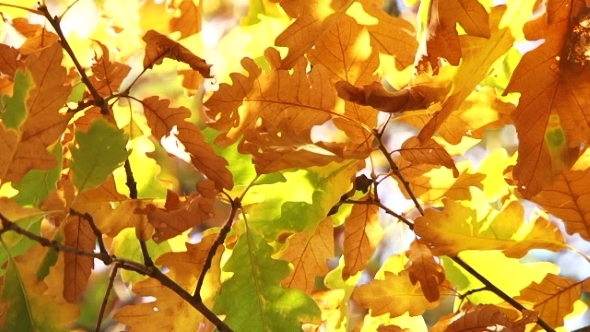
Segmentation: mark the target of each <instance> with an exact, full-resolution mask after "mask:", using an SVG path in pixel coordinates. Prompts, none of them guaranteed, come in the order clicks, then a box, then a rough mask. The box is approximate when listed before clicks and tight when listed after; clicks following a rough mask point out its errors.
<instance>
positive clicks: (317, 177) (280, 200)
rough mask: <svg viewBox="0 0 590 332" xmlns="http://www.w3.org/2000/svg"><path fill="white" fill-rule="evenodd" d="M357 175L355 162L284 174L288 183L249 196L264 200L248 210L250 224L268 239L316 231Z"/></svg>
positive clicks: (255, 189)
mask: <svg viewBox="0 0 590 332" xmlns="http://www.w3.org/2000/svg"><path fill="white" fill-rule="evenodd" d="M356 172H357V166H356V162H355V161H348V162H344V163H340V164H339V163H331V164H329V165H326V166H322V167H311V168H309V169H307V170H297V171H294V172H284V173H283V175H284V177H285V178H286V179H287V181H282V182H275V183H272V184H264V185H256V186H253V187H252V188H251V189H250V191H249V192H248V195H253V196H257V197H264V198H265V199H264V201H263V202H260V203H257V204H254V205H251V206H248V207H247V208H246V210H247V212H248V214H249V215H250V217H249V218H248V224H249V225H250V226H251V227H252V228H254V229H256V230H257V231H259V232H261V233H262V234H263V235H264V237H265V238H267V239H274V238H276V237H277V236H278V235H279V234H281V233H284V232H300V231H302V230H304V229H308V230H309V231H313V230H314V229H315V227H316V226H317V224H318V223H319V222H320V221H321V220H322V219H324V218H325V217H326V216H327V215H328V211H330V209H331V208H332V207H333V206H334V205H335V204H336V203H337V202H338V201H339V200H340V197H341V196H342V195H343V194H344V193H346V192H347V191H348V190H350V188H351V179H352V177H353V176H354V174H356ZM248 195H247V196H248Z"/></svg>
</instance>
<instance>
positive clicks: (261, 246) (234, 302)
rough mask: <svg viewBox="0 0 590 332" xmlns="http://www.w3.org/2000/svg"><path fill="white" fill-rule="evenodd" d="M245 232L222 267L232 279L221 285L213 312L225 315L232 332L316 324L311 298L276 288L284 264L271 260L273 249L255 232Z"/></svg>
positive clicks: (317, 312)
mask: <svg viewBox="0 0 590 332" xmlns="http://www.w3.org/2000/svg"><path fill="white" fill-rule="evenodd" d="M246 232H247V233H245V234H242V235H241V236H240V238H239V239H238V243H237V244H236V246H235V247H234V250H233V252H232V255H231V257H230V258H229V260H228V261H227V263H226V264H225V265H224V267H223V271H225V272H233V276H232V277H231V278H230V279H228V280H226V281H225V282H224V283H223V284H222V285H221V291H220V293H219V295H218V296H217V297H216V298H215V305H214V307H213V311H214V312H215V313H217V314H224V315H226V319H225V320H224V322H225V323H227V324H228V325H229V326H231V327H232V328H234V330H235V331H288V330H290V329H293V327H295V326H297V327H300V326H301V325H302V324H303V323H314V322H317V321H318V320H319V316H320V310H319V308H318V307H317V306H316V304H315V302H314V301H313V300H312V299H311V297H309V296H308V295H307V294H305V293H303V292H302V291H300V290H298V289H288V288H283V287H281V286H280V283H281V280H282V279H284V278H285V277H286V276H287V275H288V274H289V267H288V263H287V262H286V261H283V260H275V259H273V258H271V254H272V251H273V249H272V247H271V246H270V245H268V243H266V241H265V240H264V238H263V237H262V236H261V235H260V234H259V233H256V232H255V231H254V230H252V229H250V230H247V231H246ZM296 329H297V328H296Z"/></svg>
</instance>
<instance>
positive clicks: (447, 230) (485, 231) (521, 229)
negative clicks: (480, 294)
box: [414, 199, 566, 257]
mask: <svg viewBox="0 0 590 332" xmlns="http://www.w3.org/2000/svg"><path fill="white" fill-rule="evenodd" d="M443 203H444V208H443V209H442V211H440V212H439V211H436V210H435V209H429V210H426V213H425V214H424V216H422V217H419V218H417V219H416V221H415V225H414V227H415V231H416V234H417V235H418V236H420V239H419V242H420V243H423V244H426V245H427V246H428V247H429V248H430V249H431V250H432V253H433V255H435V256H441V255H447V256H456V255H457V254H458V253H459V252H461V251H465V250H503V252H504V254H506V255H507V256H509V257H522V256H524V255H525V254H526V253H527V252H528V251H529V250H530V249H534V248H542V249H547V250H552V251H558V250H562V249H564V248H566V245H565V240H564V238H563V235H562V234H561V232H560V231H559V228H558V227H557V226H556V225H554V224H551V223H549V222H548V221H547V220H545V219H542V218H539V219H537V220H536V221H535V222H530V223H529V222H526V221H525V220H524V208H523V207H522V205H521V204H520V203H519V202H517V201H512V202H509V203H508V204H507V205H506V206H504V208H503V209H502V210H501V211H500V212H495V211H493V210H492V208H491V207H488V208H487V209H485V208H482V207H481V206H478V205H477V204H476V203H472V205H473V206H474V207H470V206H465V205H462V204H461V203H459V202H456V201H454V200H451V199H443ZM475 239H476V240H475Z"/></svg>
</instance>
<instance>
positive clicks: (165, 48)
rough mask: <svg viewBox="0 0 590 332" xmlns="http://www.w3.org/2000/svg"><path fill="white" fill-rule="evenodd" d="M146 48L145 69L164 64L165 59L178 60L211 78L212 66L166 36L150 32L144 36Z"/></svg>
mask: <svg viewBox="0 0 590 332" xmlns="http://www.w3.org/2000/svg"><path fill="white" fill-rule="evenodd" d="M142 39H143V41H144V42H145V43H146V46H145V57H144V59H143V67H144V68H152V67H153V66H154V65H159V64H161V63H162V60H164V58H169V59H172V60H176V61H178V62H183V63H186V64H188V65H189V66H190V67H191V68H192V69H193V70H195V71H197V72H199V73H200V74H201V75H202V76H203V77H205V78H211V77H212V76H211V72H210V70H211V65H208V64H207V63H206V62H205V60H203V59H201V58H199V57H198V56H196V55H194V54H193V53H192V52H191V51H190V50H189V49H187V48H186V47H184V46H182V45H180V44H179V43H178V42H175V41H174V40H172V39H170V38H168V37H166V36H164V35H163V34H161V33H159V32H156V31H154V30H149V31H148V32H146V33H145V35H144V36H143V38H142Z"/></svg>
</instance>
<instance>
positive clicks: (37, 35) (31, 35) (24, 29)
mask: <svg viewBox="0 0 590 332" xmlns="http://www.w3.org/2000/svg"><path fill="white" fill-rule="evenodd" d="M12 26H13V27H14V29H15V30H16V31H18V32H19V33H20V34H22V35H23V36H24V37H25V38H26V40H25V42H24V43H23V44H22V45H21V47H20V48H19V50H18V51H19V52H20V54H22V55H25V56H27V55H30V54H32V53H35V52H37V51H39V50H42V49H44V48H46V47H49V46H51V45H52V44H54V43H56V42H57V41H58V39H59V38H58V36H57V35H56V34H55V33H53V32H49V31H47V30H45V28H44V27H43V26H42V25H40V24H31V23H29V20H28V19H26V18H22V17H17V18H15V19H14V20H12Z"/></svg>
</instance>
